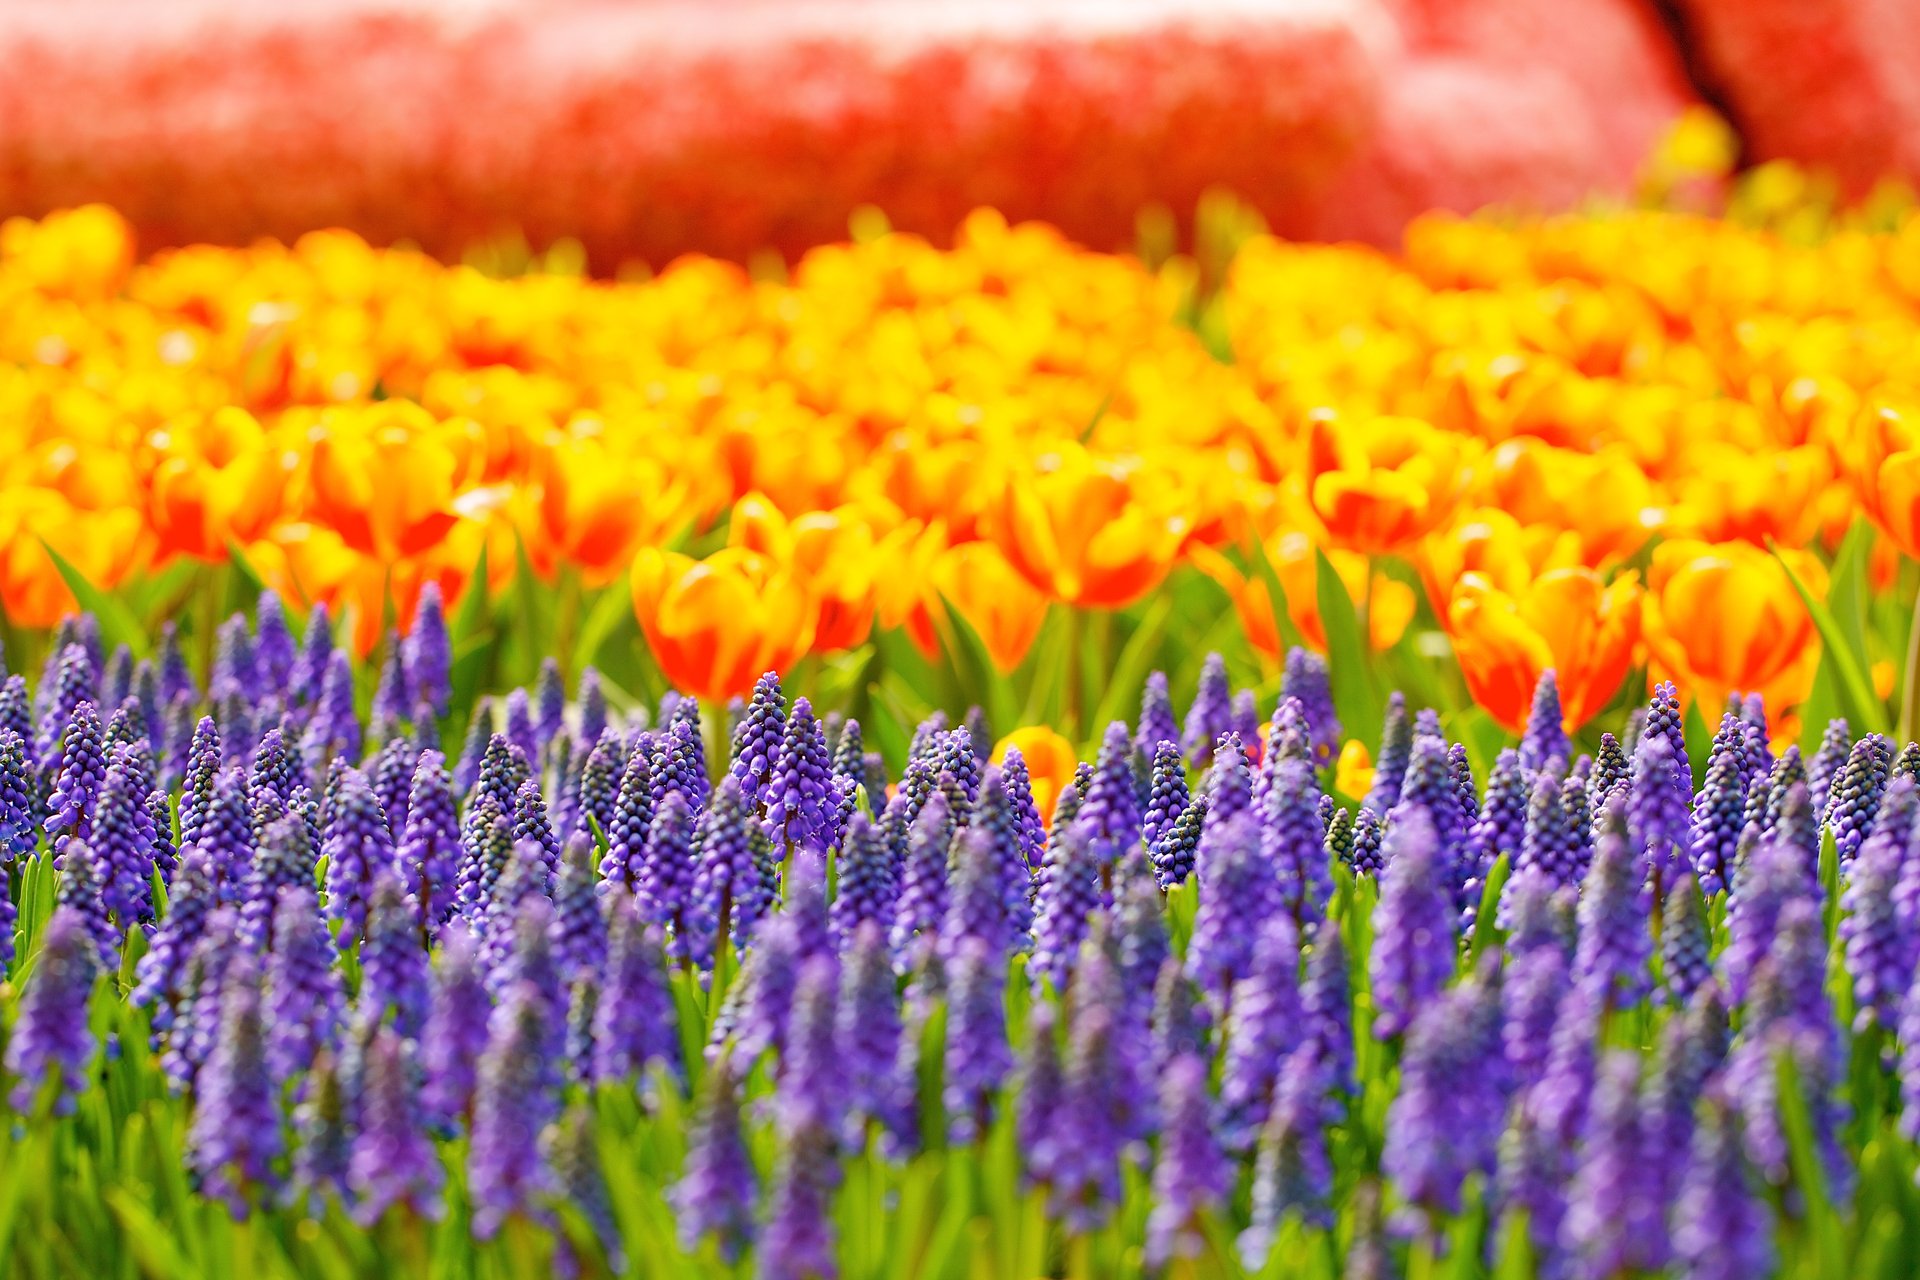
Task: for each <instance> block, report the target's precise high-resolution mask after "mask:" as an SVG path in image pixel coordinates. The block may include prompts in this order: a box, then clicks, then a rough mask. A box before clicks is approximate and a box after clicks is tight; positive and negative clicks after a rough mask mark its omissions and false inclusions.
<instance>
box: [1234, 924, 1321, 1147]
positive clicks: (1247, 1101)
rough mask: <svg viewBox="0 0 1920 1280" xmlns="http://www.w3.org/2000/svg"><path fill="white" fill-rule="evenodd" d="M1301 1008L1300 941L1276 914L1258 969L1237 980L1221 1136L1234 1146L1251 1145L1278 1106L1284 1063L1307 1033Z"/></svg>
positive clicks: (1266, 930) (1261, 945)
mask: <svg viewBox="0 0 1920 1280" xmlns="http://www.w3.org/2000/svg"><path fill="white" fill-rule="evenodd" d="M1306 1030H1307V1028H1306V1026H1305V1019H1304V1018H1303V1016H1302V1010H1301V1007H1300V941H1299V935H1298V933H1296V932H1295V929H1294V925H1293V922H1292V921H1291V920H1289V919H1287V918H1286V917H1285V916H1275V917H1274V918H1272V919H1270V920H1268V921H1267V922H1266V924H1265V925H1264V926H1263V927H1262V928H1261V931H1260V940H1259V942H1258V944H1257V945H1256V946H1255V948H1254V953H1253V968H1252V970H1251V971H1250V972H1249V973H1248V974H1247V976H1246V977H1244V978H1241V979H1240V980H1239V981H1238V982H1236V983H1234V985H1233V999H1232V1003H1231V1005H1230V1006H1229V1009H1228V1013H1227V1020H1226V1062H1225V1065H1224V1066H1223V1067H1222V1068H1221V1074H1220V1121H1219V1125H1220V1135H1221V1139H1222V1141H1223V1142H1224V1144H1225V1145H1226V1147H1227V1149H1228V1150H1229V1151H1233V1152H1237V1153H1244V1152H1246V1151H1248V1150H1251V1149H1252V1147H1253V1143H1254V1139H1255V1138H1256V1137H1257V1136H1258V1134H1259V1132H1260V1127H1261V1125H1262V1124H1264V1123H1265V1122H1266V1117H1267V1113H1268V1112H1269V1111H1270V1110H1272V1106H1273V1086H1274V1082H1275V1080H1276V1079H1277V1077H1278V1074H1279V1070H1280V1064H1281V1062H1282V1061H1284V1060H1285V1059H1286V1057H1287V1056H1288V1055H1289V1054H1290V1053H1292V1052H1293V1050H1294V1049H1295V1048H1297V1047H1298V1046H1299V1044H1300V1043H1301V1042H1302V1040H1303V1038H1304V1035H1305V1033H1306Z"/></svg>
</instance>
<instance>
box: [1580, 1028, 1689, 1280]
mask: <svg viewBox="0 0 1920 1280" xmlns="http://www.w3.org/2000/svg"><path fill="white" fill-rule="evenodd" d="M1648 1136H1649V1135H1647V1134H1646V1133H1645V1126H1644V1125H1643V1123H1642V1116H1641V1111H1640V1057H1639V1055H1638V1054H1636V1053H1633V1052H1631V1051H1630V1050H1626V1049H1613V1050H1609V1051H1608V1053H1607V1056H1606V1057H1605V1058H1604V1059H1602V1061H1601V1062H1600V1065H1599V1069H1598V1070H1597V1072H1596V1073H1595V1080H1594V1089H1593V1103H1592V1107H1591V1113H1590V1115H1589V1118H1588V1121H1587V1132H1586V1135H1585V1137H1584V1139H1583V1140H1582V1142H1581V1144H1580V1150H1579V1154H1578V1157H1577V1159H1576V1166H1575V1171H1574V1175H1573V1181H1572V1183H1571V1185H1570V1187H1569V1189H1568V1196H1567V1216H1566V1220H1565V1223H1564V1225H1563V1227H1562V1236H1563V1237H1564V1238H1565V1239H1566V1240H1567V1242H1568V1244H1569V1245H1570V1246H1571V1249H1572V1252H1573V1256H1574V1258H1575V1269H1576V1271H1577V1272H1578V1274H1581V1275H1587V1276H1596V1277H1598V1276H1611V1275H1618V1274H1621V1273H1623V1272H1631V1271H1657V1270H1659V1269H1660V1267H1661V1266H1662V1265H1663V1264H1664V1263H1665V1261H1666V1258H1665V1256H1664V1255H1665V1253H1666V1249H1665V1247H1664V1245H1665V1240H1666V1230H1665V1223H1664V1222H1663V1220H1662V1219H1663V1216H1664V1213H1665V1209H1666V1205H1665V1203H1664V1202H1663V1201H1662V1200H1661V1199H1660V1198H1659V1197H1658V1195H1657V1194H1656V1192H1657V1187H1658V1182H1657V1181H1656V1180H1655V1179H1652V1178H1649V1177H1647V1176H1646V1174H1647V1170H1648V1162H1649V1160H1650V1159H1651V1158H1654V1157H1656V1156H1657V1154H1658V1153H1656V1152H1654V1151H1652V1150H1649V1149H1648V1142H1647V1138H1648Z"/></svg>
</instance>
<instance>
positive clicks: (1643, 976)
mask: <svg viewBox="0 0 1920 1280" xmlns="http://www.w3.org/2000/svg"><path fill="white" fill-rule="evenodd" d="M1643 741H1644V740H1643ZM1652 741H1653V742H1654V743H1655V744H1656V749H1657V752H1659V753H1664V751H1665V747H1666V744H1665V742H1664V741H1663V740H1661V739H1658V738H1655V739H1653V740H1652ZM1604 823H1605V829H1604V830H1603V831H1602V832H1601V835H1600V839H1599V841H1598V843H1597V845H1596V847H1595V852H1594V856H1593V868H1592V870H1590V871H1589V872H1588V873H1587V878H1586V880H1585V881H1584V882H1583V883H1582V884H1581V886H1580V907H1579V917H1578V919H1579V942H1578V944H1577V947H1576V949H1575V952H1574V961H1573V976H1574V979H1575V981H1577V982H1581V983H1585V984H1589V985H1591V986H1592V988H1593V989H1594V990H1595V991H1597V992H1600V993H1602V995H1603V997H1604V998H1605V999H1606V1000H1607V1001H1608V1003H1609V1004H1610V1005H1611V1006H1612V1007H1613V1008H1616V1009H1626V1008H1630V1007H1632V1006H1633V1005H1635V1004H1638V1003H1639V1002H1640V999H1641V998H1642V997H1643V996H1645V995H1646V994H1647V992H1648V990H1649V989H1650V988H1651V987H1652V985H1653V983H1652V978H1651V977H1650V976H1649V974H1648V972H1647V961H1648V958H1649V955H1650V953H1651V951H1652V949H1653V939H1652V935H1651V933H1650V932H1649V930H1648V926H1647V920H1648V918H1649V916H1650V915H1651V913H1652V909H1653V898H1652V894H1651V893H1649V892H1648V890H1647V885H1646V878H1645V876H1644V875H1643V874H1642V871H1641V865H1640V858H1639V857H1637V856H1636V855H1635V853H1634V850H1633V846H1632V845H1631V844H1630V843H1629V842H1628V837H1627V833H1626V819H1625V815H1624V814H1623V813H1622V812H1621V810H1620V802H1619V801H1618V800H1615V801H1614V803H1613V806H1610V807H1609V809H1608V812H1607V814H1606V817H1605V819H1604Z"/></svg>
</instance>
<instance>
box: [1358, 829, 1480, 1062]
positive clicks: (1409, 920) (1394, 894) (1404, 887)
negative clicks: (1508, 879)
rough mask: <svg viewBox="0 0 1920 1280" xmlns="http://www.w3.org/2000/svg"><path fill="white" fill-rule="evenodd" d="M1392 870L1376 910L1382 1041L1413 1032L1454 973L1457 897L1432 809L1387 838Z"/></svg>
mask: <svg viewBox="0 0 1920 1280" xmlns="http://www.w3.org/2000/svg"><path fill="white" fill-rule="evenodd" d="M1386 859H1387V870H1386V872H1385V874H1384V875H1383V876H1382V877H1381V885H1380V903H1379V905H1378V906H1376V907H1375V908H1374V913H1373V929H1374V943H1373V951H1372V954H1371V955H1370V956H1369V958H1368V974H1369V977H1370V980H1371V982H1372V987H1373V1001H1374V1008H1375V1010H1376V1011H1377V1012H1376V1015H1375V1018H1374V1023H1373V1033H1374V1035H1376V1036H1378V1037H1380V1038H1382V1039H1387V1038H1390V1037H1392V1036H1397V1035H1400V1034H1402V1033H1404V1032H1406V1031H1407V1030H1408V1029H1409V1028H1410V1027H1411V1026H1412V1025H1413V1021H1414V1017H1415V1015H1416V1014H1417V1013H1418V1012H1419V1010H1420V1009H1421V1008H1422V1007H1424V1006H1426V1005H1428V1004H1430V1003H1431V1002H1432V1000H1433V998H1434V996H1435V995H1437V994H1438V993H1439V991H1440V989H1441V988H1442V987H1443V986H1445V985H1446V981H1447V979H1448V978H1449V977H1451V976H1452V974H1453V953H1454V923H1455V921H1456V920H1457V919H1458V913H1457V912H1456V911H1455V909H1454V905H1453V896H1452V894H1451V893H1450V892H1449V891H1448V889H1447V888H1446V886H1445V884H1444V883H1443V882H1442V881H1441V879H1440V875H1439V865H1438V862H1439V850H1438V848H1437V847H1436V842H1435V839H1434V834H1433V823H1432V821H1431V820H1430V819H1429V818H1428V817H1427V813H1426V810H1425V809H1415V810H1412V811H1410V812H1409V813H1408V814H1407V815H1406V816H1405V817H1404V818H1403V819H1401V820H1399V821H1397V822H1395V823H1394V825H1393V827H1392V829H1391V830H1389V831H1388V832H1387V837H1386Z"/></svg>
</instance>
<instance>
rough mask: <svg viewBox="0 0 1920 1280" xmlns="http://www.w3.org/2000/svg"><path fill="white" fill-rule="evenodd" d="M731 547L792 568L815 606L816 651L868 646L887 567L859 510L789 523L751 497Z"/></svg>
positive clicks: (730, 535)
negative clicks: (879, 583) (879, 579)
mask: <svg viewBox="0 0 1920 1280" xmlns="http://www.w3.org/2000/svg"><path fill="white" fill-rule="evenodd" d="M727 542H728V545H729V546H733V547H739V548H742V549H745V550H748V551H753V552H757V553H759V554H761V555H764V556H766V557H768V558H769V559H770V560H772V561H773V562H775V563H777V564H783V565H790V566H792V570H793V572H794V573H796V574H797V575H798V578H799V580H800V581H801V582H802V583H803V584H805V587H806V590H807V594H808V596H809V597H810V599H811V601H812V604H813V609H814V622H813V628H812V630H813V647H814V648H815V649H816V650H818V651H819V652H822V653H832V652H834V651H836V650H840V649H851V648H853V647H854V646H856V645H859V644H863V643H865V641H866V639H867V636H868V635H869V634H870V633H871V632H872V630H873V615H874V610H875V608H876V604H877V602H876V598H875V597H876V579H877V577H878V575H879V573H880V572H881V571H882V565H881V564H880V563H879V560H880V557H879V554H878V551H877V544H876V540H875V538H874V532H873V529H872V527H871V526H870V525H868V524H867V522H866V521H865V519H863V518H862V516H861V515H860V513H859V512H858V510H856V509H855V508H853V507H841V508H838V509H836V510H833V511H809V512H807V513H806V514H805V515H802V516H797V517H795V518H794V519H791V520H789V519H788V518H787V517H786V516H785V515H783V514H781V512H780V509H779V508H778V507H776V506H774V505H773V503H772V502H770V501H768V499H767V498H766V497H765V496H764V495H762V494H758V493H750V494H748V495H747V496H746V497H744V498H742V499H740V501H739V502H737V503H735V504H734V508H733V519H732V521H731V523H730V524H729V526H728V530H727ZM755 674H756V675H757V674H758V673H757V672H756V673H755Z"/></svg>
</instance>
